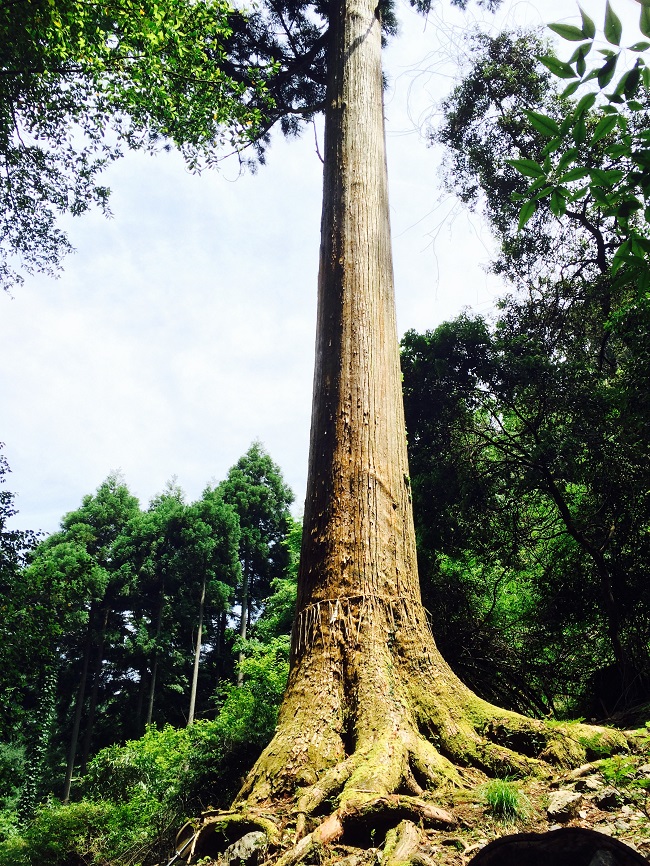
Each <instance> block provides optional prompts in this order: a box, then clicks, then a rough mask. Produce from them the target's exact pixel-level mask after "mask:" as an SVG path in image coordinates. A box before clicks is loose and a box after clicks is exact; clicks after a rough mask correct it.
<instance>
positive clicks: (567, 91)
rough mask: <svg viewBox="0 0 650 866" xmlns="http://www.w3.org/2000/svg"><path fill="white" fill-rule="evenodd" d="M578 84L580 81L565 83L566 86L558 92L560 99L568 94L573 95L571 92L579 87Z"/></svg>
mask: <svg viewBox="0 0 650 866" xmlns="http://www.w3.org/2000/svg"><path fill="white" fill-rule="evenodd" d="M580 84H581V82H580V81H572V82H571V84H567V86H566V87H565V88H564V90H563V91H562V93H561V94H560V97H561V98H562V99H566V98H567V97H568V96H573V94H574V93H575V92H576V90H577V89H578V88H579V87H580Z"/></svg>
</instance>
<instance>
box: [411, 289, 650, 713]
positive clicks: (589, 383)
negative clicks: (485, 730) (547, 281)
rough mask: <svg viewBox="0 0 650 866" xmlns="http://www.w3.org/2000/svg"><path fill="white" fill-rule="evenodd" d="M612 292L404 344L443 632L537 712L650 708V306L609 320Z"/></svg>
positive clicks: (449, 652) (456, 651) (496, 687)
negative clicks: (646, 702) (606, 309)
mask: <svg viewBox="0 0 650 866" xmlns="http://www.w3.org/2000/svg"><path fill="white" fill-rule="evenodd" d="M596 297H597V296H594V295H593V294H592V296H591V297H589V299H588V301H587V300H585V302H584V303H583V302H581V301H580V299H577V298H571V297H563V296H562V295H561V294H560V293H559V289H558V287H557V286H556V287H554V290H553V291H550V290H549V291H548V292H547V293H543V292H541V291H540V292H539V293H537V294H531V296H530V297H529V298H528V299H523V300H517V299H510V300H509V301H507V302H505V303H504V305H503V307H502V310H501V313H500V315H499V318H498V320H497V325H496V328H495V329H494V330H492V331H490V330H489V329H488V328H487V327H486V325H485V323H483V322H482V321H481V320H468V319H467V318H466V317H461V319H459V320H457V321H456V322H455V323H448V324H446V325H444V326H441V328H439V329H438V330H437V331H436V332H434V333H428V334H425V335H420V336H418V335H415V334H407V335H406V337H405V339H404V355H403V369H404V381H405V405H406V414H407V426H408V428H409V447H410V456H411V467H412V483H413V492H414V507H415V514H416V525H417V531H418V544H419V549H418V553H419V560H420V564H421V568H422V574H423V595H424V598H425V604H426V605H427V606H428V608H429V610H430V611H431V614H432V619H433V625H434V634H435V635H436V637H437V639H438V642H439V644H440V647H441V650H442V652H443V653H446V657H447V658H448V659H449V661H450V663H451V664H452V665H453V666H454V667H455V668H456V669H457V670H458V672H459V673H460V674H461V676H462V677H463V678H464V679H465V680H466V681H468V682H469V683H471V684H472V685H473V687H475V688H476V689H477V690H478V691H479V693H481V694H484V695H485V696H486V697H490V698H492V699H494V698H497V697H498V698H500V700H501V702H505V703H507V704H509V705H511V706H515V707H519V708H521V709H526V710H527V711H529V712H531V711H532V712H535V711H536V712H542V711H548V710H550V709H554V708H555V709H556V710H558V711H564V712H567V711H573V712H575V711H579V712H582V713H588V714H590V715H595V716H598V717H602V716H604V715H606V714H607V713H609V712H612V711H613V710H615V709H616V708H620V707H621V706H623V705H625V704H626V703H627V704H630V703H634V702H635V701H638V700H642V699H646V696H647V684H648V679H647V678H648V674H649V672H650V665H649V659H648V655H647V645H648V639H649V638H650V633H649V632H648V627H647V623H648V621H649V614H650V596H649V595H648V592H647V582H646V581H645V579H644V576H643V575H644V573H645V563H646V562H647V561H648V556H649V555H650V550H649V549H648V542H647V537H646V533H645V531H644V528H643V527H644V526H646V525H647V523H648V520H649V519H650V511H649V509H650V500H649V498H648V494H647V490H648V489H649V488H650V478H649V477H648V465H649V464H648V436H647V431H648V429H649V426H650V425H649V419H648V415H647V410H648V404H647V398H646V397H645V386H644V385H642V383H641V380H640V379H639V378H638V373H639V370H638V367H639V365H642V366H645V364H646V363H647V349H645V348H644V349H643V350H642V351H641V352H640V353H639V354H638V355H637V354H636V352H637V351H638V350H639V348H640V346H639V343H638V341H636V340H635V341H633V342H632V343H631V342H630V338H631V335H632V333H633V332H636V333H638V330H637V329H638V328H639V325H640V321H639V316H640V315H641V314H640V311H638V310H636V311H635V313H634V315H633V317H629V316H628V315H623V316H619V317H618V318H617V324H616V326H614V325H613V324H612V322H611V321H609V320H607V321H606V322H605V323H604V322H603V318H602V308H601V307H600V306H599V305H598V303H596ZM611 300H612V299H611V297H610V301H611ZM633 322H634V325H633V324H632V323H633ZM648 324H650V323H644V324H643V326H642V330H643V331H646V332H647V330H646V329H647V327H648ZM463 345H464V350H463ZM609 666H613V670H614V671H615V672H617V673H614V674H613V675H608V676H606V675H605V671H606V670H608V669H609ZM590 692H591V695H590Z"/></svg>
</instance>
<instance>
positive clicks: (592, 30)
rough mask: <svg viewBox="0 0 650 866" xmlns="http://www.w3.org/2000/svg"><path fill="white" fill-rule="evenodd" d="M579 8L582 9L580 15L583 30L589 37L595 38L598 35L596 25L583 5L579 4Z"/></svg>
mask: <svg viewBox="0 0 650 866" xmlns="http://www.w3.org/2000/svg"><path fill="white" fill-rule="evenodd" d="M578 9H579V10H580V16H581V17H582V32H583V33H584V34H585V36H586V37H587V39H593V38H594V36H595V35H596V25H595V24H594V22H593V21H592V19H591V18H590V17H589V16H588V15H587V13H586V12H585V10H584V9H583V8H582V6H578Z"/></svg>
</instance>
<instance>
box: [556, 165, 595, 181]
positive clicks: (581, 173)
mask: <svg viewBox="0 0 650 866" xmlns="http://www.w3.org/2000/svg"><path fill="white" fill-rule="evenodd" d="M588 174H589V169H587V168H583V167H582V166H576V168H572V169H571V171H567V173H566V174H563V175H562V177H560V178H559V179H558V183H570V182H571V181H572V180H582V178H583V177H587V175H588Z"/></svg>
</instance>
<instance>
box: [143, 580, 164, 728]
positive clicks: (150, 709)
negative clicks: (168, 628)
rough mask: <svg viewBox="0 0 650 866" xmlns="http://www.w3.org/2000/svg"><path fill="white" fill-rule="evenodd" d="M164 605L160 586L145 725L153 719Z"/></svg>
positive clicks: (162, 589)
mask: <svg viewBox="0 0 650 866" xmlns="http://www.w3.org/2000/svg"><path fill="white" fill-rule="evenodd" d="M164 607H165V587H164V585H163V586H161V587H160V599H159V604H158V615H157V618H156V638H155V645H154V650H153V659H152V663H151V680H150V681H149V700H148V702H147V720H146V722H145V724H146V725H150V724H151V720H152V719H153V704H154V698H155V696H156V680H157V679H158V655H159V651H158V642H159V641H160V633H161V631H162V618H163V609H164Z"/></svg>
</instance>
